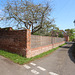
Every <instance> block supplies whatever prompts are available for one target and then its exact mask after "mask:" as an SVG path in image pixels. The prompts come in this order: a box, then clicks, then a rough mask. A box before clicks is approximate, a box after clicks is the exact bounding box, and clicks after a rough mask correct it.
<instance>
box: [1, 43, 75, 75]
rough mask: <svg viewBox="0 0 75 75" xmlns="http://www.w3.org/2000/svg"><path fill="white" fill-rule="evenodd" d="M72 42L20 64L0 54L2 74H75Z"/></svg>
mask: <svg viewBox="0 0 75 75" xmlns="http://www.w3.org/2000/svg"><path fill="white" fill-rule="evenodd" d="M71 46H72V44H67V45H65V46H63V47H61V48H59V49H58V50H56V51H55V52H53V53H51V54H49V55H47V56H45V57H42V58H40V59H37V60H35V61H32V62H30V63H28V64H24V65H18V64H15V63H13V62H11V61H10V60H8V59H6V58H4V57H2V56H0V75H75V64H74V62H73V61H72V60H71V59H70V57H69V55H70V54H69V53H70V52H69V50H71V49H70V47H71Z"/></svg>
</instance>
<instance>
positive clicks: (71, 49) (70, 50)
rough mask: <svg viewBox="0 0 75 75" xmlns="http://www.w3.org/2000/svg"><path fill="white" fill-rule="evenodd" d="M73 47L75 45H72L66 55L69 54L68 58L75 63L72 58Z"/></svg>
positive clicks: (74, 59)
mask: <svg viewBox="0 0 75 75" xmlns="http://www.w3.org/2000/svg"><path fill="white" fill-rule="evenodd" d="M74 45H75V44H73V45H72V46H71V47H70V48H69V50H68V54H69V57H70V59H71V61H73V62H74V63H75V58H74V56H73V51H74Z"/></svg>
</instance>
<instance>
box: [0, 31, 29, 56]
mask: <svg viewBox="0 0 75 75" xmlns="http://www.w3.org/2000/svg"><path fill="white" fill-rule="evenodd" d="M29 31H30V30H15V31H7V30H3V31H0V48H1V49H4V50H6V51H9V52H12V53H17V54H20V55H23V56H26V49H27V48H28V36H29V34H30V33H29V34H28V32H29ZM29 45H30V44H29ZM29 47H30V46H29Z"/></svg>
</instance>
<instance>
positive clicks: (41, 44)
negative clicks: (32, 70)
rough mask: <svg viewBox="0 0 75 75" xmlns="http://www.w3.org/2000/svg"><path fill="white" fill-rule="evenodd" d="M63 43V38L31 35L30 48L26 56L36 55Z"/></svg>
mask: <svg viewBox="0 0 75 75" xmlns="http://www.w3.org/2000/svg"><path fill="white" fill-rule="evenodd" d="M64 43H65V39H64V38H58V37H49V36H38V35H31V49H30V50H28V51H27V57H28V58H30V57H33V56H36V55H38V54H40V53H43V52H46V51H48V50H50V49H52V48H55V47H58V46H60V45H61V44H64Z"/></svg>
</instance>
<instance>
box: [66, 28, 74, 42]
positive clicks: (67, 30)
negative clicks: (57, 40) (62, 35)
mask: <svg viewBox="0 0 75 75" xmlns="http://www.w3.org/2000/svg"><path fill="white" fill-rule="evenodd" d="M65 32H66V34H67V35H68V36H69V38H70V41H72V40H73V39H75V29H66V30H65Z"/></svg>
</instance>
